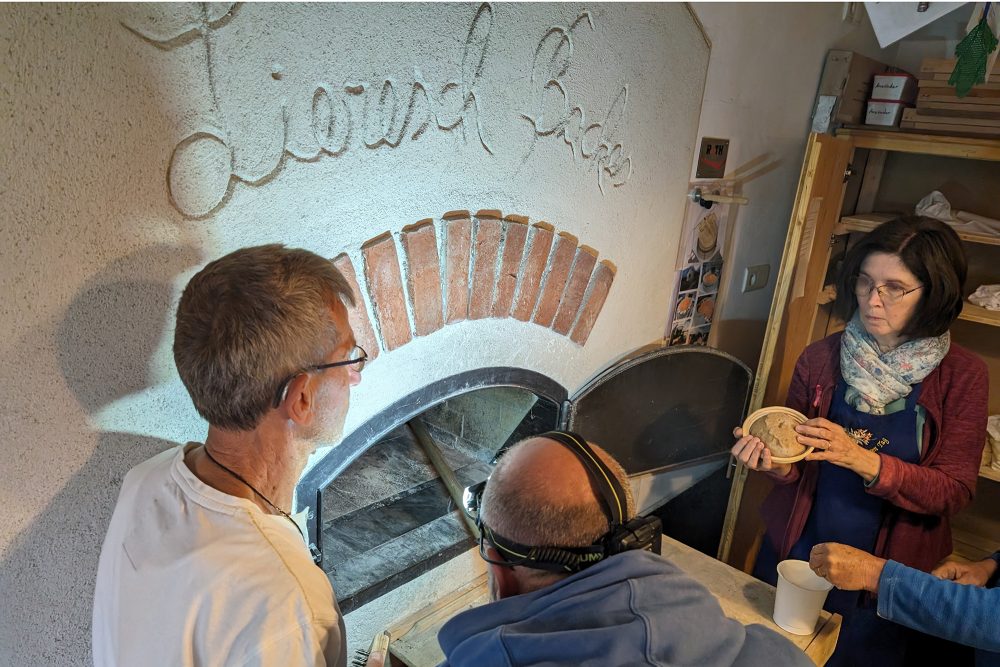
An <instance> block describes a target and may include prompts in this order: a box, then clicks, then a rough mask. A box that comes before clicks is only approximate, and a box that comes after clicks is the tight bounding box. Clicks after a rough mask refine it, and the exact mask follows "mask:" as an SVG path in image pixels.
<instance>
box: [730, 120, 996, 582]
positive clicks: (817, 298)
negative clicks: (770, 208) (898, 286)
mask: <svg viewBox="0 0 1000 667" xmlns="http://www.w3.org/2000/svg"><path fill="white" fill-rule="evenodd" d="M891 152H900V153H917V154H922V155H932V156H940V157H949V158H966V159H974V160H986V161H1000V140H993V139H979V138H965V137H950V136H932V135H921V134H909V133H902V132H889V131H872V130H841V131H839V132H838V133H837V134H836V135H835V136H833V135H826V134H811V135H810V136H809V141H808V143H807V145H806V154H805V159H804V161H803V167H802V173H801V175H800V177H799V185H798V191H797V195H796V199H795V205H794V208H793V210H792V217H791V221H790V224H789V228H788V235H787V237H786V239H785V248H784V251H783V253H782V259H781V267H780V269H779V270H778V274H777V282H776V287H775V294H774V300H773V301H772V304H771V312H770V315H769V317H768V324H767V327H766V329H765V334H764V342H763V346H762V351H761V356H760V363H759V364H758V368H757V375H756V377H755V379H754V386H753V392H752V394H751V398H750V410H751V411H753V410H756V409H757V408H760V407H763V406H766V405H784V402H785V397H786V395H787V393H788V386H789V384H790V382H791V377H792V372H793V370H794V367H795V362H796V360H797V359H798V357H799V355H800V354H801V352H802V350H804V349H805V347H806V346H807V345H808V344H809V343H811V342H813V341H815V340H819V339H820V338H823V337H824V336H826V335H828V334H829V333H832V332H833V331H836V330H838V329H840V328H842V327H843V323H842V322H837V321H835V319H834V318H832V317H831V315H830V308H829V304H830V302H831V301H832V300H833V294H832V293H831V287H830V286H829V281H830V279H831V277H832V272H833V267H831V266H830V264H831V258H832V251H833V250H834V249H837V250H838V252H839V250H841V249H842V248H841V247H838V244H844V245H846V239H847V236H846V234H847V233H850V232H865V231H868V230H870V229H871V228H873V227H874V226H876V225H877V224H879V223H880V222H881V221H884V220H885V219H888V217H890V216H879V215H877V214H876V215H873V214H872V211H873V208H874V206H875V202H876V196H877V193H878V190H879V184H880V181H881V179H882V175H883V171H884V169H885V166H886V156H887V155H888V154H889V153H891ZM997 191H1000V183H998V186H997ZM914 203H915V202H914ZM845 214H847V215H845ZM973 236H975V235H965V236H963V240H964V241H966V242H969V243H983V244H996V245H1000V239H996V238H993V237H986V238H979V239H977V238H972V237H973ZM995 277H996V281H995V282H1000V270H998V273H997V274H996V276H995ZM962 319H964V320H968V321H972V322H977V323H980V324H981V325H984V326H985V327H986V329H985V331H987V332H988V333H987V335H992V336H1000V328H997V327H1000V313H996V312H990V311H986V310H985V309H982V308H978V307H975V306H972V305H971V304H968V303H966V307H965V309H964V310H963V314H962ZM967 347H969V346H968V345H967ZM973 351H975V348H973ZM994 361H995V360H994ZM991 394H992V395H993V397H994V401H993V402H991V406H993V403H994V402H995V400H996V398H998V397H1000V373H993V374H992V376H991ZM994 411H995V410H994ZM733 465H735V463H734V464H733ZM747 473H748V471H747V469H746V468H744V467H743V466H742V465H739V466H736V470H735V474H734V478H733V485H732V489H731V492H730V498H729V509H728V511H727V514H726V519H725V523H724V526H723V534H722V541H721V543H720V546H719V554H718V555H719V558H720V560H724V561H727V562H729V563H730V564H731V565H734V566H736V567H740V568H741V569H744V570H745V571H749V570H750V568H751V567H752V565H753V560H754V559H755V557H756V551H757V547H758V546H759V540H760V537H761V534H762V532H763V528H762V525H761V522H760V520H759V518H758V516H757V512H758V508H759V505H760V502H761V500H762V499H763V497H764V495H766V493H767V491H768V490H769V489H770V488H771V485H770V482H767V481H766V480H765V479H764V476H763V475H754V476H752V477H750V478H749V479H748V475H747ZM983 477H984V478H986V477H989V474H988V473H987V472H984V474H983ZM985 483H988V484H996V483H997V482H994V481H991V480H986V482H985ZM998 541H1000V536H998Z"/></svg>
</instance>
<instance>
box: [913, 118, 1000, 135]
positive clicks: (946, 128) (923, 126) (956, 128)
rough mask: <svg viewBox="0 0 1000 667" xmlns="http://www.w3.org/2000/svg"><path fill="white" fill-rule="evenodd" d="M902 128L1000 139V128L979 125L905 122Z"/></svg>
mask: <svg viewBox="0 0 1000 667" xmlns="http://www.w3.org/2000/svg"><path fill="white" fill-rule="evenodd" d="M900 127H902V128H903V129H909V130H920V131H922V132H940V133H941V134H946V135H955V134H968V135H982V136H984V137H1000V128H993V127H980V126H978V125H954V124H952V123H925V122H920V123H915V122H913V121H908V120H904V121H903V122H902V123H900Z"/></svg>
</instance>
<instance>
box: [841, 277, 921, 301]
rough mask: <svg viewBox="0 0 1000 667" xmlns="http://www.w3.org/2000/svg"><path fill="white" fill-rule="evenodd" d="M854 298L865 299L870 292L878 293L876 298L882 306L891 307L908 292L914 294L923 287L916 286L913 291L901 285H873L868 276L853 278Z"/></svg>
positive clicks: (873, 282)
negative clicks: (875, 291) (880, 301)
mask: <svg viewBox="0 0 1000 667" xmlns="http://www.w3.org/2000/svg"><path fill="white" fill-rule="evenodd" d="M851 282H852V287H853V289H854V294H855V296H858V297H867V296H868V295H869V294H871V293H872V290H877V291H878V298H879V299H881V300H882V305H884V306H891V305H893V304H897V303H899V302H900V301H901V300H902V299H903V297H904V296H906V295H907V294H909V293H910V292H916V291H917V290H918V289H920V288H921V287H923V285H917V286H916V287H914V288H913V289H906V288H905V287H903V286H902V285H893V284H889V285H878V286H876V285H875V281H874V280H872V279H871V278H869V277H868V276H854V278H852V280H851Z"/></svg>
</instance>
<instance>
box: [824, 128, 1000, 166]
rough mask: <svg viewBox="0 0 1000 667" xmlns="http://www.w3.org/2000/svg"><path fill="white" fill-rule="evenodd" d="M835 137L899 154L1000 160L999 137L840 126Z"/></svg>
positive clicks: (860, 146) (864, 146) (861, 146)
mask: <svg viewBox="0 0 1000 667" xmlns="http://www.w3.org/2000/svg"><path fill="white" fill-rule="evenodd" d="M837 136H843V137H845V138H850V139H851V141H852V142H853V143H854V145H855V146H856V147H857V148H877V149H882V150H887V151H899V152H902V153H920V154H923V155H941V156H945V157H958V158H972V159H976V160H1000V140H997V139H988V138H984V137H956V136H936V135H932V134H921V133H918V132H900V131H887V130H872V129H870V128H841V129H839V130H837Z"/></svg>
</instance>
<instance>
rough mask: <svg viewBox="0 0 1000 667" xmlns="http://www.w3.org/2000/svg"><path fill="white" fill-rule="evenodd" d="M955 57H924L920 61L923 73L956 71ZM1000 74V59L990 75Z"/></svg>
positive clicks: (949, 72)
mask: <svg viewBox="0 0 1000 667" xmlns="http://www.w3.org/2000/svg"><path fill="white" fill-rule="evenodd" d="M955 62H956V59H955V58H924V59H923V60H922V61H921V63H920V73H921V74H947V75H949V76H950V75H951V73H952V72H953V71H955ZM994 74H997V75H1000V60H997V62H996V63H994V64H993V69H992V70H990V76H993V75H994Z"/></svg>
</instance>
